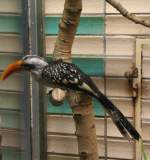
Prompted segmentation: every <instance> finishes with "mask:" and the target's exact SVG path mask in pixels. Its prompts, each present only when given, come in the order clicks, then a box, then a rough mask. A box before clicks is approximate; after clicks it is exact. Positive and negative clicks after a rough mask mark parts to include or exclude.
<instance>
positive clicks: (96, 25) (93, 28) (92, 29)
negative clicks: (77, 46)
mask: <svg viewBox="0 0 150 160" xmlns="http://www.w3.org/2000/svg"><path fill="white" fill-rule="evenodd" d="M59 21H60V17H50V16H47V17H45V33H46V34H47V35H55V34H57V33H58V23H59ZM77 34H78V35H103V34H104V18H103V17H81V18H80V24H79V26H78V29H77Z"/></svg>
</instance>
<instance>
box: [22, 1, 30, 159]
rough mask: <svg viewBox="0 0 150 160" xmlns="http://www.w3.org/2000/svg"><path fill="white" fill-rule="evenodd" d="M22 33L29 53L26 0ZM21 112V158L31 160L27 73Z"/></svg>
mask: <svg viewBox="0 0 150 160" xmlns="http://www.w3.org/2000/svg"><path fill="white" fill-rule="evenodd" d="M22 11H23V12H22V13H23V14H22V35H23V54H24V55H26V54H28V53H29V50H30V48H29V29H28V28H29V20H28V0H23V1H22ZM21 105H22V113H23V115H24V116H23V119H22V120H23V125H24V132H23V137H22V141H23V148H24V154H23V155H22V156H23V157H22V159H24V160H32V150H31V149H32V147H31V121H30V116H31V100H30V79H29V75H28V74H26V73H25V74H24V93H23V95H22V104H21Z"/></svg>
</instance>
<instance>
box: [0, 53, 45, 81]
mask: <svg viewBox="0 0 150 160" xmlns="http://www.w3.org/2000/svg"><path fill="white" fill-rule="evenodd" d="M46 65H48V63H47V62H45V61H44V59H43V58H41V57H39V56H34V55H27V56H24V57H23V58H22V59H21V60H18V61H16V62H14V63H12V64H9V65H8V67H7V68H6V69H5V70H4V72H3V73H2V75H1V79H2V80H5V79H6V78H7V77H8V76H10V75H11V74H13V73H15V72H19V71H29V72H31V73H33V74H34V75H35V76H38V75H39V74H40V72H41V70H42V69H43V68H44V67H45V66H46Z"/></svg>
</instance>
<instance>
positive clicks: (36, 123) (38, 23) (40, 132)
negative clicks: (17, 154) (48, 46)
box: [30, 0, 46, 160]
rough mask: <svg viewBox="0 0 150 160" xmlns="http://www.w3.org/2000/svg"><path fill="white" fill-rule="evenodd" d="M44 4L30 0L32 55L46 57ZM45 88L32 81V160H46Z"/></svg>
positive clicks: (40, 0) (37, 0) (39, 0)
mask: <svg viewBox="0 0 150 160" xmlns="http://www.w3.org/2000/svg"><path fill="white" fill-rule="evenodd" d="M43 2H44V1H42V0H30V21H31V22H30V25H31V26H30V28H31V33H30V36H31V53H32V54H34V55H39V56H44V53H45V49H44V48H45V47H44V44H45V43H44V32H43V20H44V19H43V17H44V13H43V7H44V5H43ZM45 128H46V120H45V105H44V88H43V87H42V86H39V84H38V83H37V82H36V81H35V80H32V159H33V160H46V130H45Z"/></svg>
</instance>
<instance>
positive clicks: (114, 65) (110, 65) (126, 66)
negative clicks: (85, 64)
mask: <svg viewBox="0 0 150 160" xmlns="http://www.w3.org/2000/svg"><path fill="white" fill-rule="evenodd" d="M133 62H134V60H133V58H126V57H124V58H123V57H119V58H106V60H105V75H106V76H114V77H117V76H122V77H124V76H125V73H126V72H127V71H130V70H131V69H132V66H133Z"/></svg>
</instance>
